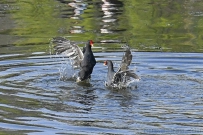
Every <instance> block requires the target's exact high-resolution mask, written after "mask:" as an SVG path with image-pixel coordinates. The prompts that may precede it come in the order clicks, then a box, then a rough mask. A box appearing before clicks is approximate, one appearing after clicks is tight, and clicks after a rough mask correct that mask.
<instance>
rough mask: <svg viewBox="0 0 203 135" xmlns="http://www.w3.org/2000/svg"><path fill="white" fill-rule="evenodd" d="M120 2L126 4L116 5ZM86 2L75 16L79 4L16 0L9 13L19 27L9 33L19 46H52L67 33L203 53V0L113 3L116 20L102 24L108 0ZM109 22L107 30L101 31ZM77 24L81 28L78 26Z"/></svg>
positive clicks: (80, 38) (142, 46)
mask: <svg viewBox="0 0 203 135" xmlns="http://www.w3.org/2000/svg"><path fill="white" fill-rule="evenodd" d="M70 2H71V1H70ZM109 3H111V1H109ZM117 3H122V5H123V7H122V6H115V5H116V4H117ZM84 4H86V5H87V6H86V8H85V9H84V10H81V11H82V13H81V14H80V15H78V16H74V13H75V8H73V7H71V6H70V5H68V2H67V3H60V2H58V1H54V0H43V1H41V0H29V1H23V0H18V1H14V4H13V6H15V7H17V8H16V9H13V10H9V12H10V13H11V14H12V16H13V18H14V19H15V22H16V25H15V28H14V29H12V31H9V33H10V34H11V35H16V36H19V37H20V40H18V41H17V42H16V44H18V45H25V44H48V43H49V41H50V39H51V38H52V37H56V36H66V37H69V38H70V39H71V40H75V41H86V40H88V39H93V40H96V41H101V40H120V41H122V42H128V43H129V44H130V45H131V46H132V47H133V48H136V49H138V50H139V51H169V52H203V43H202V34H203V32H202V26H203V25H202V24H203V19H202V16H203V13H201V7H202V6H201V5H203V2H201V1H198V2H196V3H194V2H193V1H187V0H184V1H175V0H172V1H167V0H156V1H155V0H145V1H143V0H136V1H135V0H122V1H114V3H113V4H112V5H110V6H112V7H113V6H114V7H116V8H117V9H115V10H110V11H109V12H112V13H113V15H112V18H109V19H115V20H116V21H114V22H109V23H105V22H103V19H104V12H105V10H102V8H101V7H102V4H103V2H101V1H99V0H94V1H92V2H89V3H88V2H84ZM62 16H63V17H62ZM64 16H65V17H64ZM72 17H78V18H77V19H72ZM107 25H109V26H108V27H107V28H106V29H105V30H106V31H107V32H106V33H102V29H104V27H106V26H107ZM76 26H77V27H79V28H77V29H78V31H76V30H77V29H76V28H73V27H76ZM74 30H75V31H74ZM109 31H110V32H109ZM101 46H105V47H107V48H108V46H111V48H112V47H117V45H108V44H106V45H103V44H102V45H101Z"/></svg>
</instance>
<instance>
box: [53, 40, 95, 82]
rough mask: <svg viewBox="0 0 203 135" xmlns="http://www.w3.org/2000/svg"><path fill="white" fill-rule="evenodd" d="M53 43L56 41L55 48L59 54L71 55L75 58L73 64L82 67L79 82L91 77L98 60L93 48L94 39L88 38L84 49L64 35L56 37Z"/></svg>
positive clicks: (75, 66) (71, 57) (70, 56)
mask: <svg viewBox="0 0 203 135" xmlns="http://www.w3.org/2000/svg"><path fill="white" fill-rule="evenodd" d="M53 43H56V46H54V49H55V51H56V52H57V54H64V55H65V56H67V57H69V58H70V59H71V60H73V64H72V66H73V67H74V68H79V69H80V71H79V72H78V78H77V82H80V81H85V80H87V79H90V78H91V74H92V72H93V68H94V66H95V65H96V60H95V57H94V55H93V52H92V49H91V47H92V46H93V41H92V40H88V42H87V43H86V45H85V47H84V48H83V50H81V49H80V47H79V46H78V45H77V44H76V43H74V42H71V41H70V40H67V39H65V38H62V37H57V38H54V39H53Z"/></svg>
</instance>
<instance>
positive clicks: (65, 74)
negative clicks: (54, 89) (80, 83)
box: [59, 58, 77, 80]
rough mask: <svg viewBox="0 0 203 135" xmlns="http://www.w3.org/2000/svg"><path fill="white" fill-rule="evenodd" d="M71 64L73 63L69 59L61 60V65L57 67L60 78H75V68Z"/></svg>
mask: <svg viewBox="0 0 203 135" xmlns="http://www.w3.org/2000/svg"><path fill="white" fill-rule="evenodd" d="M63 59H65V58H63ZM72 65H73V63H72V61H71V60H70V59H67V60H65V61H62V63H61V67H59V73H60V80H71V79H76V78H77V70H76V69H74V68H73V66H72Z"/></svg>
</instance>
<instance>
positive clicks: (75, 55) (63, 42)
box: [52, 37, 84, 68]
mask: <svg viewBox="0 0 203 135" xmlns="http://www.w3.org/2000/svg"><path fill="white" fill-rule="evenodd" d="M52 42H53V43H54V44H56V45H55V46H54V49H55V52H56V53H57V54H63V55H65V56H67V57H69V58H70V59H71V60H73V67H74V68H79V67H80V63H81V61H82V60H83V58H84V55H83V52H82V50H81V49H80V47H79V46H78V45H76V44H75V43H73V42H71V41H70V40H67V39H65V38H63V37H56V38H53V40H52Z"/></svg>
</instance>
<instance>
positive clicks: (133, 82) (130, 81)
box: [105, 76, 140, 89]
mask: <svg viewBox="0 0 203 135" xmlns="http://www.w3.org/2000/svg"><path fill="white" fill-rule="evenodd" d="M139 81H140V78H139V79H134V78H129V77H128V76H124V77H123V78H122V79H121V80H120V81H119V82H118V83H111V85H110V86H108V85H107V82H106V81H105V86H106V87H108V88H111V89H128V88H129V89H136V88H137V83H138V82H139Z"/></svg>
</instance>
